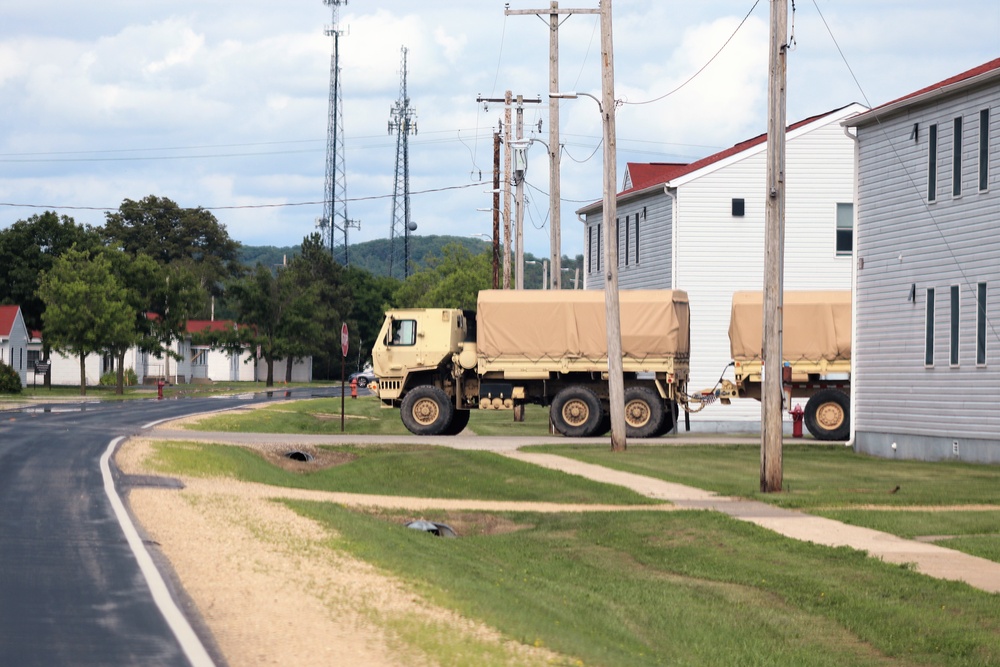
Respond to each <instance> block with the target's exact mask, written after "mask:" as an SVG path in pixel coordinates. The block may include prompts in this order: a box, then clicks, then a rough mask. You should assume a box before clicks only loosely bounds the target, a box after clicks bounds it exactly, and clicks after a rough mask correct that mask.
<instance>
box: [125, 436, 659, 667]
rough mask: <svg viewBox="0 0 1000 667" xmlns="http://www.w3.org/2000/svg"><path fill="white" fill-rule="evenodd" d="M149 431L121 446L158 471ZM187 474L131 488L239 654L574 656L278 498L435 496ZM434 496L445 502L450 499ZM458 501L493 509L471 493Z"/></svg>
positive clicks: (559, 659)
mask: <svg viewBox="0 0 1000 667" xmlns="http://www.w3.org/2000/svg"><path fill="white" fill-rule="evenodd" d="M151 442H152V441H151V440H150V439H148V438H133V439H130V440H128V441H127V442H125V443H124V444H123V445H122V447H121V448H120V449H119V451H118V453H117V455H116V463H117V465H118V467H119V469H120V470H121V471H122V472H123V473H125V474H126V475H148V474H151V472H152V471H151V470H150V469H149V468H148V466H147V463H146V461H147V459H148V456H149V455H150V453H151ZM265 449H266V446H265ZM181 481H182V482H183V483H184V485H185V488H183V489H180V490H178V489H164V488H148V487H137V488H133V489H131V490H130V491H129V493H128V496H127V500H128V503H129V505H130V507H131V510H132V512H133V515H134V516H135V517H136V519H137V521H138V523H139V524H141V526H142V528H143V529H144V531H145V533H146V536H147V538H148V539H150V540H152V541H153V542H155V544H156V545H157V546H158V548H159V549H160V551H161V552H162V553H163V555H164V556H165V557H166V558H167V559H168V560H169V562H170V565H171V566H172V568H173V570H174V573H175V575H176V577H177V579H178V580H179V582H180V584H181V586H182V587H183V588H184V590H185V592H186V593H187V595H188V596H189V597H190V599H191V600H192V601H193V603H194V604H195V605H196V607H197V609H198V612H199V613H200V615H201V617H202V619H203V620H204V622H205V623H206V624H207V626H208V627H209V629H210V630H211V632H212V634H213V636H214V638H215V641H216V643H217V645H218V647H219V649H220V650H221V652H222V653H223V655H224V656H225V658H226V660H227V662H228V663H229V664H231V665H302V666H308V665H370V666H372V667H382V666H385V667H396V666H398V665H414V666H424V665H427V666H431V665H437V664H441V661H440V660H438V659H437V651H436V650H435V648H436V647H447V652H448V653H449V654H454V652H455V649H456V648H457V649H458V650H459V652H460V653H462V654H467V656H466V657H467V658H468V659H463V660H462V661H460V662H458V663H455V662H452V661H449V664H477V665H511V666H515V665H551V664H553V663H563V662H564V661H566V658H565V657H564V656H558V655H556V654H553V653H551V652H549V651H546V650H544V649H538V648H535V647H530V646H525V645H523V644H519V643H516V642H513V641H510V640H507V639H505V638H504V637H502V636H501V635H500V634H499V633H497V632H496V631H494V630H493V629H491V628H488V627H486V626H483V625H482V624H479V623H476V622H473V621H470V620H468V619H465V618H462V617H461V616H458V615H457V614H455V613H453V612H451V611H449V610H445V609H442V608H439V607H436V606H434V605H431V604H429V603H427V602H426V601H424V600H422V599H421V598H419V597H418V596H416V595H415V594H414V593H413V592H412V591H410V590H409V589H408V588H407V586H406V585H405V583H403V582H401V581H399V580H397V579H395V578H393V577H391V576H388V575H386V574H384V573H382V572H379V571H378V570H376V569H375V568H374V567H372V566H370V565H369V564H367V563H365V562H363V561H360V560H357V559H355V558H352V557H350V556H348V555H347V554H345V553H344V552H341V551H338V550H337V549H336V541H337V539H338V536H337V535H336V534H335V533H330V532H329V531H327V530H326V529H325V528H323V527H322V526H320V525H319V524H317V523H316V522H314V521H312V520H310V519H306V518H303V517H301V516H299V515H297V514H295V513H294V512H293V511H291V510H290V509H288V508H286V507H285V506H283V505H281V504H280V503H276V502H273V501H272V498H276V497H300V498H310V499H324V500H330V501H332V502H340V503H354V504H361V505H370V506H379V505H383V503H385V505H384V506H391V507H403V508H407V507H409V508H411V509H414V510H417V511H419V509H421V508H422V507H424V506H428V501H427V499H422V498H412V499H406V498H391V497H382V496H357V495H356V494H317V493H315V492H301V491H296V490H291V489H275V488H273V487H267V486H265V485H260V484H243V483H240V482H237V481H234V480H231V479H194V478H182V479H181ZM348 496H353V497H348ZM452 502H454V501H452ZM494 505H495V508H496V509H517V508H522V509H529V510H531V511H546V510H545V509H541V508H540V507H537V506H538V505H553V507H552V508H551V509H549V510H548V511H554V510H558V511H566V510H567V509H568V507H569V506H561V505H555V504H539V503H520V504H518V503H496V504H494ZM430 506H433V507H436V508H442V507H443V505H442V501H433V503H432V504H431V505H430ZM457 506H460V507H463V508H467V509H490V506H489V504H487V503H483V504H476V503H472V504H470V503H468V502H466V501H459V502H457V503H456V507H457ZM579 509H580V510H582V509H583V507H580V508H579ZM588 509H594V508H588ZM617 509H622V508H621V507H620V506H619V507H617ZM642 509H649V507H647V506H643V507H642Z"/></svg>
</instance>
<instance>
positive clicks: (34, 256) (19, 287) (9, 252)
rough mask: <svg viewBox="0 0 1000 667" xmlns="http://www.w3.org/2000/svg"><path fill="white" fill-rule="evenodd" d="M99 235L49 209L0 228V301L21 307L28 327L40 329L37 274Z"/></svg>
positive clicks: (95, 241)
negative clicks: (68, 251)
mask: <svg viewBox="0 0 1000 667" xmlns="http://www.w3.org/2000/svg"><path fill="white" fill-rule="evenodd" d="M100 242H101V237H100V234H99V233H98V232H97V231H96V230H95V229H94V228H92V227H87V226H84V225H78V224H77V223H76V222H75V221H74V220H73V218H70V217H68V216H65V215H64V216H59V215H57V214H56V213H55V212H53V211H46V212H45V213H41V214H39V215H33V216H31V217H30V218H28V219H27V220H18V221H17V222H15V223H14V224H12V225H11V226H10V227H7V228H6V229H4V230H2V231H0V303H9V304H16V305H19V306H21V313H22V314H23V315H24V323H25V325H26V326H27V327H28V329H29V330H32V329H41V328H42V313H43V312H44V311H45V304H44V303H43V302H42V299H41V298H40V297H39V295H38V284H39V280H40V279H41V275H42V274H43V273H45V272H46V271H48V270H49V269H51V268H52V264H53V262H55V260H56V259H57V258H58V257H59V256H60V255H62V254H63V253H64V252H66V251H67V250H69V249H70V248H72V247H73V246H74V245H75V246H76V247H77V248H78V249H80V250H91V249H94V248H96V247H97V246H98V245H100Z"/></svg>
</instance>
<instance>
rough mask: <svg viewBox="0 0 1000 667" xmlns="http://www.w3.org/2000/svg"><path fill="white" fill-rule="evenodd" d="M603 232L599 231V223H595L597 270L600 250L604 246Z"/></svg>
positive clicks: (599, 262) (599, 267)
mask: <svg viewBox="0 0 1000 667" xmlns="http://www.w3.org/2000/svg"><path fill="white" fill-rule="evenodd" d="M602 232H603V230H602V229H601V223H597V270H598V271H600V270H601V250H603V248H602V246H603V245H604V236H603V233H602Z"/></svg>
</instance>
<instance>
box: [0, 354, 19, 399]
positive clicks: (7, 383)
mask: <svg viewBox="0 0 1000 667" xmlns="http://www.w3.org/2000/svg"><path fill="white" fill-rule="evenodd" d="M20 393H21V376H20V375H18V374H17V371H15V370H14V369H13V368H12V367H11V366H8V365H7V364H5V363H3V362H2V361H0V394H20Z"/></svg>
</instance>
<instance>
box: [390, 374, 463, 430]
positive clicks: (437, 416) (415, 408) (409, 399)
mask: <svg viewBox="0 0 1000 667" xmlns="http://www.w3.org/2000/svg"><path fill="white" fill-rule="evenodd" d="M399 416H400V417H401V418H402V419H403V424H404V425H405V426H406V428H408V429H409V430H410V433H413V434H415V435H442V434H444V433H445V431H446V430H447V429H448V427H449V426H450V425H451V422H452V420H453V419H454V416H455V406H454V405H452V404H451V401H450V400H448V395H447V394H445V393H444V391H443V390H442V389H440V388H438V387H435V386H433V385H422V386H420V387H414V388H413V389H411V390H410V391H409V393H407V394H406V396H405V397H404V398H403V404H402V406H401V407H400V410H399Z"/></svg>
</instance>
